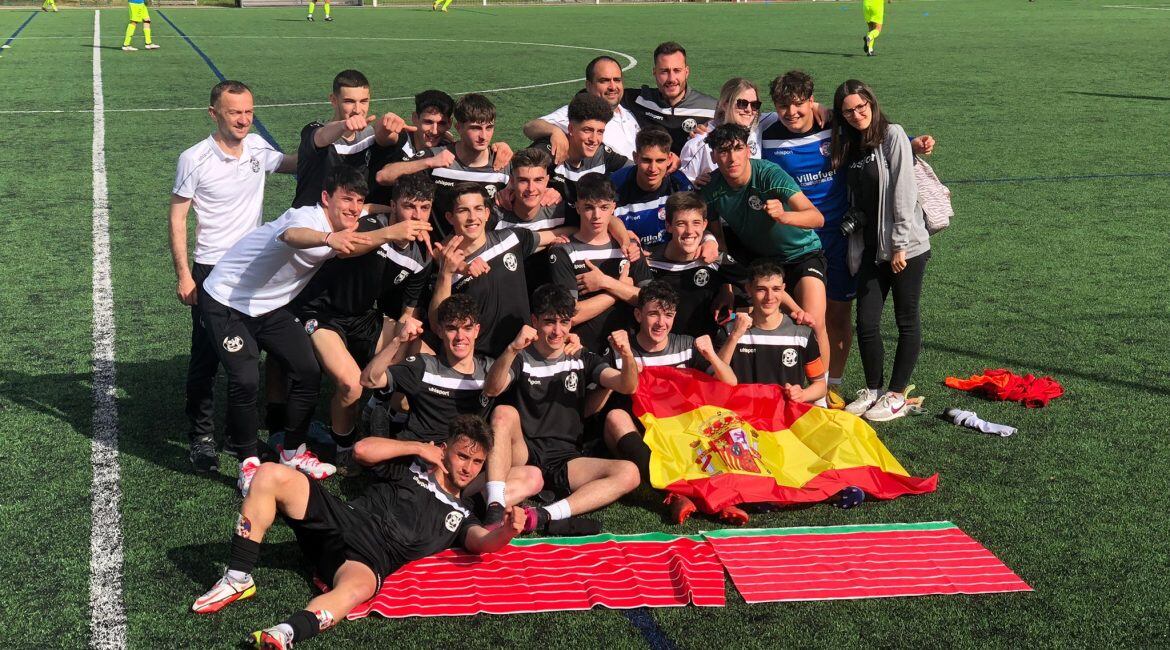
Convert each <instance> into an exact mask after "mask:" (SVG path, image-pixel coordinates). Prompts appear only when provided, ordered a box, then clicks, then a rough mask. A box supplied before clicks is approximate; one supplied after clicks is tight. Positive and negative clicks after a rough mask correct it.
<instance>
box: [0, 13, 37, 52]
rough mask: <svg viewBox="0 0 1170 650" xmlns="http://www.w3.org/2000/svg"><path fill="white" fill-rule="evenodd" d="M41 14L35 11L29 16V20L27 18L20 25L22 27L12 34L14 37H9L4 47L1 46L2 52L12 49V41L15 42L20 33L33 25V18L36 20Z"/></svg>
mask: <svg viewBox="0 0 1170 650" xmlns="http://www.w3.org/2000/svg"><path fill="white" fill-rule="evenodd" d="M39 13H40V12H39V11H34V12H32V13H31V14H29V15H28V18H25V19H24V22H23V23H21V24H20V27H17V28H16V31H15V32H12V36H9V37H8V40H6V41H4V44H3V45H0V50H7V49H8V48H10V47H12V41H15V40H16V37H17V36H20V33H21V32H23V31H24V28H25V27H28V24H29V23H31V22H32V20H33V18H36V17H37V14H39ZM0 56H3V55H2V54H0Z"/></svg>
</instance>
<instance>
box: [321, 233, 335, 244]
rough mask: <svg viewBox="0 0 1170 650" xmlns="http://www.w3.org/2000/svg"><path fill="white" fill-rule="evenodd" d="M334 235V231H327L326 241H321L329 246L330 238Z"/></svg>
mask: <svg viewBox="0 0 1170 650" xmlns="http://www.w3.org/2000/svg"><path fill="white" fill-rule="evenodd" d="M332 236H333V233H332V232H327V233H325V241H323V242H321V243H322V244H324V245H325V246H328V245H329V238H330V237H332Z"/></svg>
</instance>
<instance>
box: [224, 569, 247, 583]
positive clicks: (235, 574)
mask: <svg viewBox="0 0 1170 650" xmlns="http://www.w3.org/2000/svg"><path fill="white" fill-rule="evenodd" d="M227 577H228V578H230V579H231V581H232V582H247V581H248V578H250V577H251V575H250V574H248V573H244V572H243V571H235V570H232V569H228V572H227Z"/></svg>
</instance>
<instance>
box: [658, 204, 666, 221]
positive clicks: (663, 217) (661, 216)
mask: <svg viewBox="0 0 1170 650" xmlns="http://www.w3.org/2000/svg"><path fill="white" fill-rule="evenodd" d="M658 220H659V221H666V206H665V205H664V206H662V207H661V208H658Z"/></svg>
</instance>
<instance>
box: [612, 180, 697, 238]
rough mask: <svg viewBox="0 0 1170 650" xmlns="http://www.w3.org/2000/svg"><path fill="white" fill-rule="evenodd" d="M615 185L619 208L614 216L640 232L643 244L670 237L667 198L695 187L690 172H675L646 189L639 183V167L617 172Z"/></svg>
mask: <svg viewBox="0 0 1170 650" xmlns="http://www.w3.org/2000/svg"><path fill="white" fill-rule="evenodd" d="M613 186H614V189H615V190H617V208H616V209H614V211H613V216H615V217H617V218H618V219H621V220H622V223H623V224H625V226H626V230H628V231H629V232H631V233H633V234H634V235H635V236H637V237H638V240H639V241H640V242H642V246H643V247H649V246H654V245H656V244H661V243H663V242H665V241H667V240H668V239H670V235H669V234H667V232H666V200H667V199H669V198H670V195H671V194H674V193H675V192H685V191H688V190H693V189H695V188H694V186H692V185H691V182H690V181H689V180H687V177H686V176H684V175H683V174H682V173H680V172H673V173H671V174H668V175H667V176H666V178H664V179H662V183H660V184H659V185H658V189H654V190H644V189H642V188H641V187H640V186H639V185H638V174H637V168H635V167H630V168H627V169H623V170H621V171H619V172H617V173H616V174H614V175H613Z"/></svg>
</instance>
